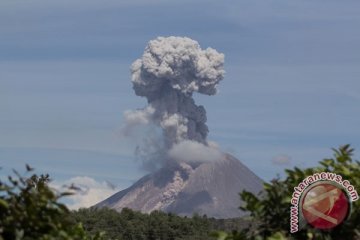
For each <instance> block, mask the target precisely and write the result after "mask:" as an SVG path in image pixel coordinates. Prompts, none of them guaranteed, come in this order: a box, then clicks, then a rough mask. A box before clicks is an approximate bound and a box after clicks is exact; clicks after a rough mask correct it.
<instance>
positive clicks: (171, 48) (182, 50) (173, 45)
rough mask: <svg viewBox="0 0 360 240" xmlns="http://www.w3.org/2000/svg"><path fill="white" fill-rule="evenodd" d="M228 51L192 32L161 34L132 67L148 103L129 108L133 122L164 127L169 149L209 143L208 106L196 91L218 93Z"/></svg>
mask: <svg viewBox="0 0 360 240" xmlns="http://www.w3.org/2000/svg"><path fill="white" fill-rule="evenodd" d="M223 64H224V55H223V54H222V53H218V52H217V51H216V50H214V49H212V48H207V49H205V50H202V49H201V48H200V45H199V44H198V43H197V42H196V41H194V40H192V39H190V38H186V37H158V38H156V39H155V40H152V41H150V42H149V43H148V45H147V46H146V48H145V51H144V54H143V56H142V57H141V58H140V59H137V60H136V61H135V62H134V63H133V64H132V67H131V72H132V83H133V88H134V90H135V93H136V95H138V96H143V97H146V98H147V100H148V106H147V107H146V108H144V109H141V110H135V111H127V112H126V113H125V118H126V121H127V124H128V125H136V124H149V123H152V124H155V125H157V126H159V127H160V128H161V129H162V130H163V135H164V143H165V148H167V149H170V148H171V147H172V146H174V144H178V143H180V142H182V141H184V140H191V141H195V142H199V143H202V144H204V145H208V143H207V140H206V138H207V134H208V131H209V130H208V127H207V125H206V111H205V109H204V107H203V106H197V105H196V104H195V102H194V99H193V93H194V92H198V93H202V94H207V95H214V94H216V92H217V89H216V87H217V85H218V84H219V82H220V81H221V80H222V79H223V77H224V73H225V72H224V70H223Z"/></svg>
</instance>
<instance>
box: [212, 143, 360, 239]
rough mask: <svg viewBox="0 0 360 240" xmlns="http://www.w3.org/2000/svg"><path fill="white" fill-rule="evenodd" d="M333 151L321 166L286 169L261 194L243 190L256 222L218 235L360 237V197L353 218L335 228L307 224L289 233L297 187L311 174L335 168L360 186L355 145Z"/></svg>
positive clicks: (245, 236) (231, 236)
mask: <svg viewBox="0 0 360 240" xmlns="http://www.w3.org/2000/svg"><path fill="white" fill-rule="evenodd" d="M333 152H334V155H333V158H329V159H324V160H322V161H320V162H319V165H320V166H318V167H315V168H306V169H303V170H302V169H300V168H297V167H295V168H294V169H292V170H291V169H287V170H285V172H286V175H287V176H286V178H285V179H284V180H281V179H279V178H276V179H274V180H272V181H271V182H270V183H264V191H263V192H262V194H260V196H255V195H254V194H252V193H250V192H247V191H243V192H242V193H240V196H241V199H242V200H243V202H244V205H243V206H241V207H240V208H241V209H242V210H244V211H247V212H249V213H250V219H251V222H252V225H251V226H250V227H248V228H247V229H245V230H244V231H241V232H234V233H231V234H227V233H224V232H222V233H221V232H218V233H216V234H215V235H216V236H217V237H218V239H224V240H225V239H226V240H243V239H251V240H265V239H267V240H281V239H301V240H303V239H309V240H310V239H316V240H318V239H319V240H321V239H324V240H325V239H326V240H328V239H335V240H337V239H348V240H358V239H360V201H356V202H353V206H352V214H351V215H350V218H349V219H348V220H347V221H346V222H344V223H343V224H341V225H339V226H337V227H336V228H334V229H332V230H328V231H320V230H317V229H314V228H312V227H311V226H308V225H307V226H305V228H303V229H301V230H300V231H299V232H297V233H295V234H290V233H289V226H290V223H289V222H290V206H291V204H290V200H291V196H292V194H293V191H294V187H296V186H297V185H298V184H299V183H300V182H301V181H302V180H303V179H305V178H306V177H307V176H309V175H312V174H314V173H319V172H333V173H336V174H339V175H341V176H342V177H343V179H347V180H349V181H350V182H351V184H352V185H353V186H354V187H355V188H356V189H360V162H359V161H355V160H353V158H352V157H353V152H354V149H352V148H351V147H350V145H345V146H341V147H339V149H333Z"/></svg>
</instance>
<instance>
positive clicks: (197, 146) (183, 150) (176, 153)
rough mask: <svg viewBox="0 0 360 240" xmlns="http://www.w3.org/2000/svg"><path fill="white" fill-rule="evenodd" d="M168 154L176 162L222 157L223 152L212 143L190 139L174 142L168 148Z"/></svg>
mask: <svg viewBox="0 0 360 240" xmlns="http://www.w3.org/2000/svg"><path fill="white" fill-rule="evenodd" d="M168 155H169V157H170V158H172V159H174V160H176V161H178V162H208V161H216V160H219V159H220V158H222V157H223V154H222V153H221V152H220V150H219V149H218V148H217V147H216V145H215V144H214V143H211V144H209V146H205V145H204V144H202V143H199V142H195V141H190V140H186V141H182V142H180V143H178V144H175V145H174V146H173V147H172V148H171V149H170V150H169V152H168Z"/></svg>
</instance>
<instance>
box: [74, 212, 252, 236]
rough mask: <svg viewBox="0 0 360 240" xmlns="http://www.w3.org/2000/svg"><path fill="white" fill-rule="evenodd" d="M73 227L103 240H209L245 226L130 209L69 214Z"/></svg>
mask: <svg viewBox="0 0 360 240" xmlns="http://www.w3.org/2000/svg"><path fill="white" fill-rule="evenodd" d="M71 218H72V221H73V222H74V223H82V224H83V227H84V229H85V231H87V232H88V233H89V234H90V235H93V234H96V233H98V232H104V233H105V238H106V239H126V240H133V239H134V240H135V239H136V240H142V239H144V240H172V239H173V240H175V239H176V240H190V239H192V240H193V239H198V240H208V239H216V238H211V237H210V234H211V233H212V232H215V231H217V230H222V231H227V230H234V229H239V230H240V228H243V227H244V226H246V225H247V223H246V220H243V219H215V218H208V217H206V215H204V216H199V215H194V216H193V217H180V216H177V215H175V214H172V213H164V212H160V211H154V212H152V213H150V214H144V213H140V212H137V211H133V210H131V209H127V208H125V209H123V210H122V211H121V212H116V211H115V210H112V209H107V208H102V209H95V208H90V209H80V210H78V211H73V212H72V213H71Z"/></svg>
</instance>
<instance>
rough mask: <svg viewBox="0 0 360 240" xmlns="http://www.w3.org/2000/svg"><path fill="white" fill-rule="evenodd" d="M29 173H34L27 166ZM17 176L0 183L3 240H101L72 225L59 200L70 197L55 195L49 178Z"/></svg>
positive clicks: (0, 216)
mask: <svg viewBox="0 0 360 240" xmlns="http://www.w3.org/2000/svg"><path fill="white" fill-rule="evenodd" d="M26 171H27V174H29V173H31V172H32V171H33V169H32V168H30V167H29V166H28V165H27V166H26ZM14 175H15V176H9V177H8V180H7V181H2V180H0V240H5V239H16V240H22V239H23V240H32V239H34V240H35V239H36V240H52V239H57V240H58V239H59V240H78V239H79V240H80V239H81V240H90V239H101V234H97V235H95V236H94V237H91V236H89V235H88V234H86V232H85V231H84V229H83V227H82V224H81V223H79V224H75V225H74V224H73V222H72V221H70V219H69V213H70V211H69V210H68V209H67V207H66V206H65V205H64V204H62V203H60V202H59V199H60V198H62V197H64V196H67V195H69V194H71V193H70V192H61V193H56V192H55V191H53V190H52V189H51V188H50V187H49V185H48V183H49V181H50V178H49V175H40V176H38V175H36V174H33V175H31V176H30V177H28V178H26V177H23V176H21V175H20V174H19V173H18V172H16V171H14Z"/></svg>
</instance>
